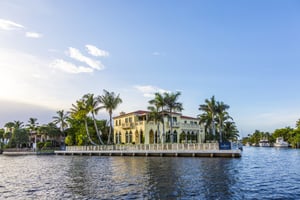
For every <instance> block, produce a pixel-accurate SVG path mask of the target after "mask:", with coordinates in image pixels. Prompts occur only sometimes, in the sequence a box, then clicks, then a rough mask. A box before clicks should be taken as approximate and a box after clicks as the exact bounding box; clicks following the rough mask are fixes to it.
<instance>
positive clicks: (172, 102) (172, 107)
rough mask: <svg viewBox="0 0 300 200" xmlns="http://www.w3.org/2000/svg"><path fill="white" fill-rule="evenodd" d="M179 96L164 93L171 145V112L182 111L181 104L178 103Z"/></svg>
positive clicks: (172, 137) (172, 140) (177, 93)
mask: <svg viewBox="0 0 300 200" xmlns="http://www.w3.org/2000/svg"><path fill="white" fill-rule="evenodd" d="M180 95H181V93H180V92H175V93H168V92H165V93H164V102H165V106H166V108H167V111H168V116H169V118H170V133H171V143H173V142H174V133H173V116H172V112H177V111H178V112H181V111H182V110H183V106H182V103H180V102H178V98H179V96H180Z"/></svg>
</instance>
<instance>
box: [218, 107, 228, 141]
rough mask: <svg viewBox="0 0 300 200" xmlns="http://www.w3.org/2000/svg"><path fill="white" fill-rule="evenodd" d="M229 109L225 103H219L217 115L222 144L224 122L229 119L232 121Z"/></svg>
mask: <svg viewBox="0 0 300 200" xmlns="http://www.w3.org/2000/svg"><path fill="white" fill-rule="evenodd" d="M227 109H229V105H227V104H224V102H222V101H221V102H219V101H218V102H217V104H216V114H217V122H218V125H219V136H220V142H222V136H223V135H222V129H223V125H224V122H225V121H226V120H228V119H232V118H231V117H230V116H229V114H228V112H227V111H226V110H227Z"/></svg>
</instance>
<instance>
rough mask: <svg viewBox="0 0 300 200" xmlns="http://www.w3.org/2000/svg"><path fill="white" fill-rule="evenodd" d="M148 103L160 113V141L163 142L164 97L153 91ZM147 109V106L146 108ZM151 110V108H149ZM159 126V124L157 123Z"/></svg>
mask: <svg viewBox="0 0 300 200" xmlns="http://www.w3.org/2000/svg"><path fill="white" fill-rule="evenodd" d="M149 104H150V105H153V106H152V107H153V108H156V111H157V112H158V114H159V115H160V118H161V119H160V120H161V122H162V126H163V127H162V128H163V132H162V135H161V136H160V141H161V142H162V143H163V142H164V136H165V122H164V107H165V105H166V104H165V99H164V96H163V95H162V94H160V93H158V92H157V93H155V96H154V99H152V100H150V101H149ZM148 109H149V108H148ZM149 110H151V108H150V109H149ZM158 126H159V125H158Z"/></svg>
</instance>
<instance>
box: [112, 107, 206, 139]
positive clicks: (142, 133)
mask: <svg viewBox="0 0 300 200" xmlns="http://www.w3.org/2000/svg"><path fill="white" fill-rule="evenodd" d="M149 116H150V112H149V111H143V110H138V111H135V112H130V113H124V112H122V113H120V115H119V116H116V117H114V118H113V120H114V143H115V144H156V143H202V142H204V139H205V134H204V128H203V126H202V125H200V123H199V119H198V118H194V117H188V116H183V115H182V114H181V113H172V115H171V116H172V119H173V120H172V124H173V125H172V132H173V134H172V133H171V123H170V121H171V120H170V117H169V115H168V114H167V113H164V115H163V122H164V123H162V122H157V123H156V122H154V121H153V120H150V117H149ZM163 133H165V134H163Z"/></svg>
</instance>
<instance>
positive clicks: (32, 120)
mask: <svg viewBox="0 0 300 200" xmlns="http://www.w3.org/2000/svg"><path fill="white" fill-rule="evenodd" d="M38 124H39V123H38V122H37V118H33V117H30V118H29V120H28V124H27V125H26V126H27V127H28V128H29V130H30V131H35V130H36V128H37V125H38Z"/></svg>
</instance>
